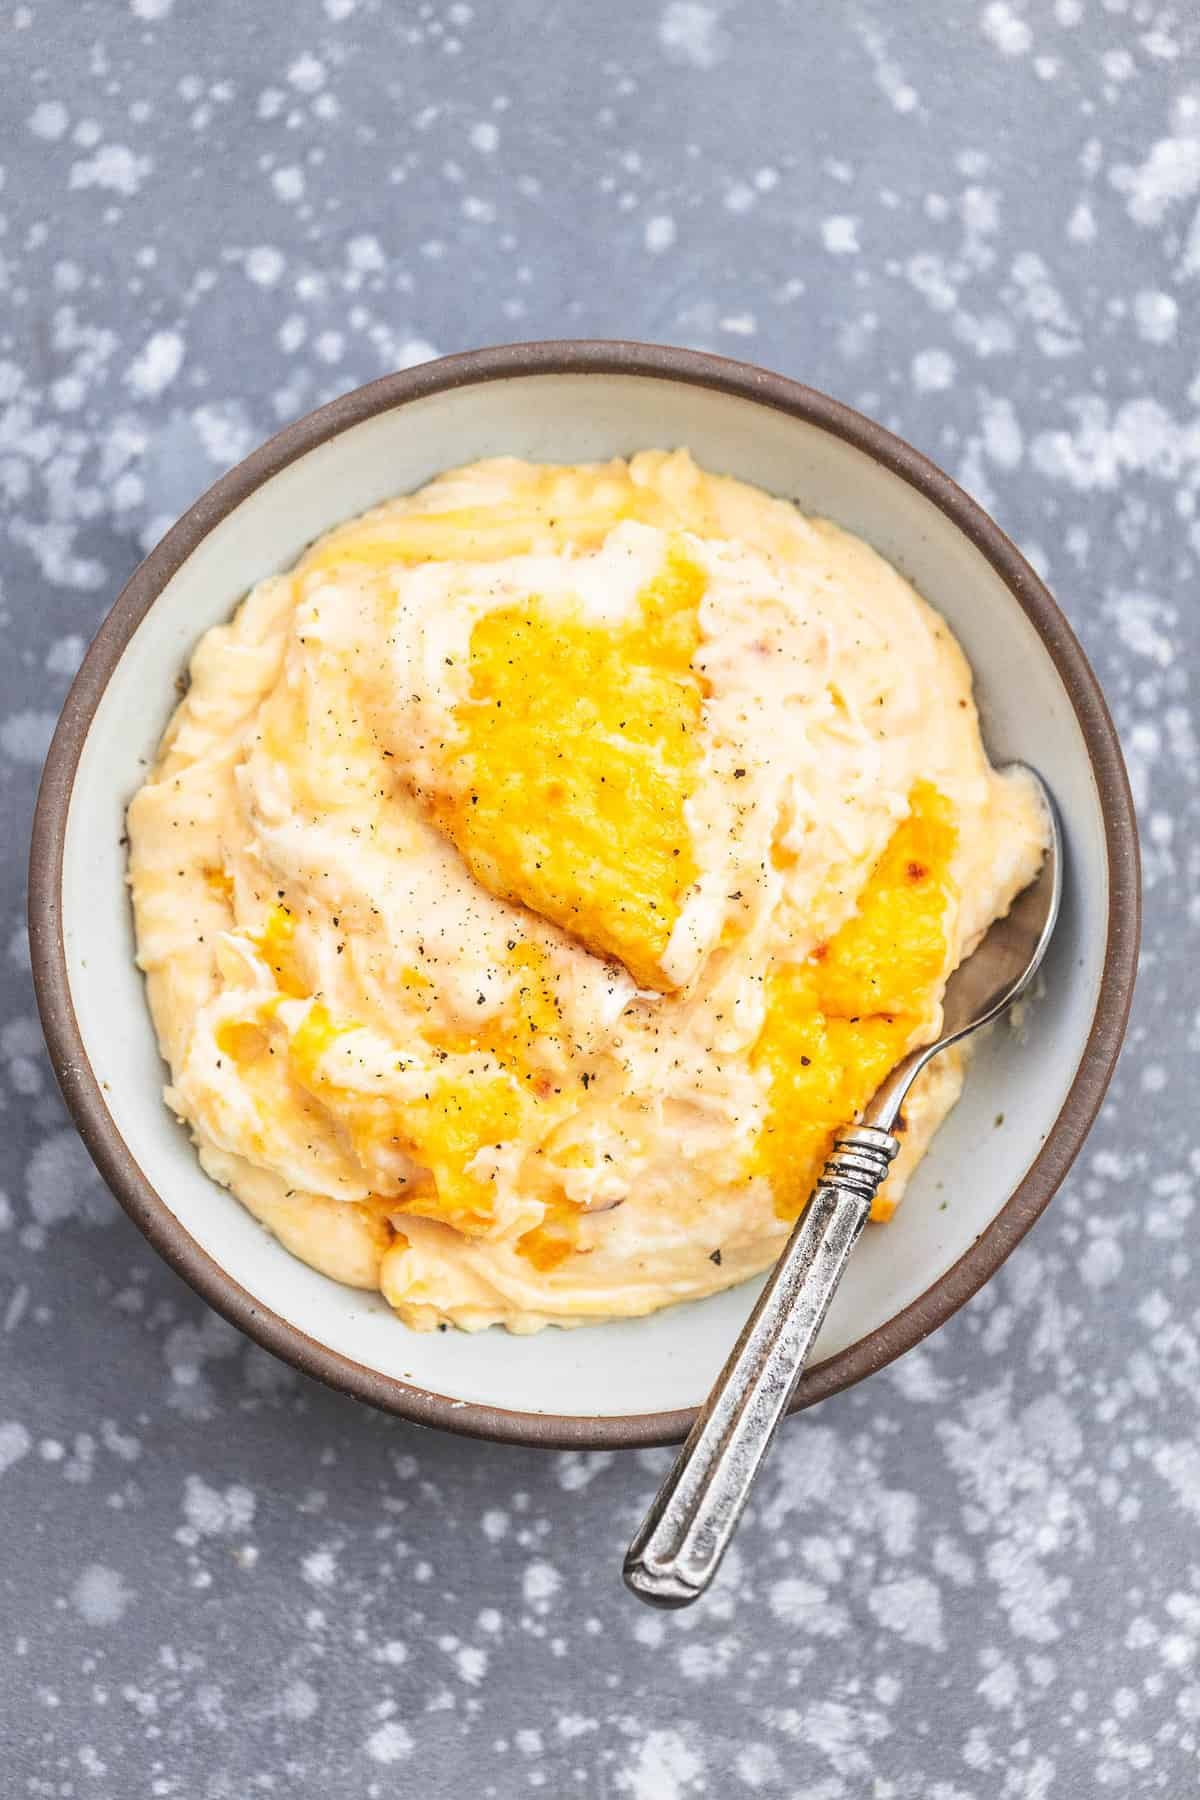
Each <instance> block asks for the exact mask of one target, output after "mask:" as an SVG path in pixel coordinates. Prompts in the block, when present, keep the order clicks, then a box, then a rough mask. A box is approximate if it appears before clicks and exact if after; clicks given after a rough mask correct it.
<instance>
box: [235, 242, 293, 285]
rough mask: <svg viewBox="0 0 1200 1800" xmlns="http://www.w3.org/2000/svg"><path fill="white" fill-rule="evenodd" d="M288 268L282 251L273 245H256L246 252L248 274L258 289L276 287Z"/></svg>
mask: <svg viewBox="0 0 1200 1800" xmlns="http://www.w3.org/2000/svg"><path fill="white" fill-rule="evenodd" d="M286 267H287V262H286V259H285V257H284V254H283V252H282V250H277V249H276V248H275V246H274V245H273V244H256V245H255V246H254V248H253V249H252V250H247V252H246V262H245V269H246V274H247V275H248V277H249V278H250V280H251V281H252V282H254V284H255V286H256V287H274V286H275V283H276V282H277V281H278V280H279V278H280V276H281V275H282V274H283V271H284V269H285V268H286Z"/></svg>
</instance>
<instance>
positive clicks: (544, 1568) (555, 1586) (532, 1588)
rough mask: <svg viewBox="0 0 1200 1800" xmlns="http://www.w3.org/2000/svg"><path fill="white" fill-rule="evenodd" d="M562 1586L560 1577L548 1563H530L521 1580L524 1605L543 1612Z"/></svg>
mask: <svg viewBox="0 0 1200 1800" xmlns="http://www.w3.org/2000/svg"><path fill="white" fill-rule="evenodd" d="M561 1586H562V1576H561V1575H560V1574H559V1572H558V1570H557V1569H556V1568H554V1566H553V1565H552V1564H551V1563H548V1562H531V1563H530V1565H529V1567H528V1568H527V1569H526V1571H525V1573H524V1575H523V1577H522V1579H521V1592H522V1593H523V1594H524V1596H525V1600H526V1603H527V1604H528V1605H530V1606H533V1607H536V1608H538V1609H539V1610H542V1611H544V1610H545V1608H546V1607H548V1606H549V1604H550V1602H551V1601H552V1600H553V1598H554V1596H555V1595H556V1594H557V1593H558V1591H559V1589H560V1588H561Z"/></svg>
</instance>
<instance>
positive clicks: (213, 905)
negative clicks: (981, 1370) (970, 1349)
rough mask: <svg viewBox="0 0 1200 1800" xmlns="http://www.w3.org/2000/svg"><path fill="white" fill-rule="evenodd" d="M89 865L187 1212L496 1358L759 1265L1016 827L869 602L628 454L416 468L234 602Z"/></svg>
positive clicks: (778, 535) (695, 483)
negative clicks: (217, 1209) (176, 1153)
mask: <svg viewBox="0 0 1200 1800" xmlns="http://www.w3.org/2000/svg"><path fill="white" fill-rule="evenodd" d="M129 839H130V882H131V886H132V891H133V902H134V910H135V914H136V924H137V940H138V954H139V961H140V964H141V967H142V968H143V969H144V970H145V972H146V977H147V983H148V989H149V997H150V1004H151V1007H152V1009H153V1014H154V1021H155V1024H156V1027H157V1030H158V1034H159V1039H160V1042H161V1045H162V1049H163V1053H164V1055H165V1057H166V1059H167V1061H168V1063H169V1065H170V1069H171V1084H170V1086H169V1087H168V1089H167V1100H168V1102H169V1104H170V1105H171V1106H172V1107H173V1108H174V1110H175V1112H176V1113H177V1114H178V1116H179V1117H180V1118H181V1119H182V1120H184V1121H185V1122H186V1123H187V1125H188V1126H189V1127H190V1129H191V1131H192V1134H193V1136H194V1138H195V1141H196V1145H197V1147H198V1150H199V1154H200V1158H201V1161H202V1163H203V1165H204V1167H205V1169H207V1171H208V1172H209V1174H210V1175H212V1176H213V1177H214V1178H215V1179H216V1180H217V1181H219V1182H222V1183H224V1184H225V1185H226V1186H227V1187H229V1188H231V1189H232V1191H233V1192H234V1193H235V1194H236V1195H237V1196H238V1198H239V1199H240V1200H241V1201H242V1202H243V1203H244V1204H245V1205H246V1206H247V1207H249V1209H250V1210H251V1211H252V1212H253V1213H254V1214H255V1215H256V1217H258V1218H259V1219H261V1220H262V1222H263V1223H264V1224H265V1225H266V1226H268V1227H269V1228H270V1229H271V1230H272V1231H273V1232H274V1233H275V1234H276V1235H277V1236H278V1238H279V1239H280V1240H281V1241H282V1242H283V1243H284V1244H285V1245H286V1246H287V1247H288V1248H289V1249H290V1250H292V1251H293V1252H295V1254H296V1255H298V1256H301V1257H303V1258H304V1259H305V1261H307V1262H309V1263H311V1264H313V1265H314V1266H315V1267H316V1268H318V1269H321V1270H324V1271H325V1272H326V1273H328V1274H329V1275H331V1276H333V1277H334V1278H335V1279H337V1280H339V1281H343V1282H348V1283H351V1284H353V1285H355V1286H359V1287H364V1288H369V1289H376V1288H377V1289H379V1290H381V1291H382V1293H383V1294H384V1295H385V1296H386V1298H387V1300H388V1301H389V1302H390V1303H391V1305H392V1306H393V1307H394V1308H395V1309H396V1311H397V1312H398V1313H399V1314H400V1315H401V1317H402V1318H403V1319H404V1320H405V1321H406V1322H407V1323H408V1324H409V1325H412V1326H416V1327H418V1328H428V1327H431V1326H434V1325H441V1324H446V1323H452V1324H455V1325H459V1326H465V1327H467V1328H469V1329H474V1328H476V1327H481V1326H486V1325H491V1324H493V1323H496V1322H500V1323H503V1324H505V1325H507V1326H508V1327H509V1328H510V1329H512V1330H517V1331H529V1330H534V1329H536V1328H537V1327H539V1326H542V1325H545V1324H547V1323H550V1322H554V1323H559V1324H563V1323H568V1322H571V1321H576V1322H577V1321H582V1320H589V1319H592V1320H595V1319H605V1318H612V1317H616V1316H622V1315H632V1314H638V1313H646V1312H650V1311H652V1310H653V1309H654V1308H656V1307H660V1306H665V1305H667V1304H669V1303H671V1302H674V1301H677V1300H684V1299H690V1298H694V1297H696V1296H698V1295H702V1294H707V1293H710V1292H712V1291H713V1290H714V1289H717V1288H722V1287H726V1286H728V1285H729V1284H731V1283H733V1282H738V1281H741V1280H743V1279H744V1278H745V1277H746V1276H748V1275H751V1274H752V1273H754V1272H755V1271H756V1270H759V1269H762V1268H763V1267H764V1266H765V1265H766V1264H768V1263H769V1262H771V1261H772V1260H773V1258H774V1257H775V1256H776V1255H777V1254H778V1252H779V1249H780V1247H781V1245H782V1243H783V1240H784V1238H785V1237H786V1235H787V1232H788V1230H789V1228H790V1226H791V1223H792V1221H793V1220H794V1218H795V1217H796V1215H797V1214H798V1213H799V1211H800V1210H801V1209H802V1208H803V1206H804V1204H805V1202H806V1200H807V1198H808V1195H809V1193H810V1192H811V1190H812V1187H813V1184H814V1183H815V1181H816V1180H817V1177H818V1175H819V1173H820V1169H821V1165H822V1161H823V1159H824V1157H825V1155H826V1153H827V1151H828V1148H829V1145H830V1139H831V1134H832V1132H833V1130H834V1129H835V1128H836V1127H838V1126H840V1125H843V1124H845V1123H847V1122H848V1121H850V1120H851V1119H852V1118H853V1116H854V1115H855V1113H856V1112H858V1111H859V1110H860V1109H861V1108H862V1107H863V1106H864V1105H865V1103H866V1101H867V1100H868V1099H869V1098H870V1096H871V1094H872V1092H873V1091H874V1089H875V1088H876V1086H877V1085H878V1084H879V1082H880V1081H881V1079H882V1078H883V1076H884V1075H885V1074H886V1073H887V1071H888V1070H889V1069H891V1068H892V1067H893V1066H894V1065H895V1063H896V1062H897V1061H898V1060H899V1058H900V1057H901V1056H902V1055H904V1053H905V1052H906V1051H907V1050H908V1049H909V1048H910V1047H911V1046H913V1045H914V1044H916V1043H919V1042H922V1041H928V1040H929V1039H930V1038H932V1036H933V1035H934V1034H935V1033H936V1031H937V1029H938V1024H939V1018H940V999H941V995H942V991H943V988H944V984H945V981H946V978H947V976H948V975H949V973H950V972H951V971H952V970H953V969H954V967H955V966H956V964H957V963H958V962H959V961H960V959H961V958H962V957H963V956H965V955H966V954H968V953H969V951H970V950H971V948H972V947H973V945H974V944H975V942H976V941H977V939H978V938H979V936H980V935H981V933H982V932H983V931H984V930H985V929H986V927H987V926H988V925H989V924H990V923H991V921H992V920H993V919H994V918H996V917H997V916H998V915H999V914H1001V913H1003V912H1004V911H1005V910H1006V909H1007V907H1008V906H1009V905H1010V903H1011V901H1012V899H1013V897H1014V896H1015V895H1016V893H1017V892H1018V891H1019V890H1020V889H1021V888H1022V887H1023V886H1024V885H1025V884H1026V883H1027V882H1028V881H1030V880H1031V879H1032V877H1033V876H1034V874H1035V873H1036V870H1037V866H1038V863H1039V860H1040V857H1041V855H1042V851H1043V847H1044V841H1045V827H1044V821H1043V820H1042V818H1041V816H1040V812H1039V808H1038V802H1037V799H1036V796H1035V794H1034V792H1033V789H1032V786H1031V785H1030V784H1028V783H1027V782H1026V781H1025V780H1024V779H1022V778H1020V777H1019V776H1017V775H1004V776H1002V775H998V774H997V773H996V772H995V771H994V770H993V769H992V768H991V767H990V766H989V764H988V761H987V757H986V755H985V753H984V749H983V745H982V743H981V740H980V734H979V725H978V721H977V718H976V713H975V708H974V704H973V702H972V698H971V679H970V673H969V670H968V668H967V665H966V663H965V661H964V659H963V656H962V653H961V652H960V650H959V648H958V646H957V644H956V643H955V641H954V639H953V637H952V636H951V634H950V632H949V631H948V629H947V627H946V625H945V624H944V623H943V621H942V620H941V619H940V618H939V617H938V616H937V614H935V613H934V612H932V611H931V610H930V608H929V607H928V606H927V605H926V604H925V603H924V602H923V601H922V600H921V599H920V597H919V596H918V595H917V594H916V593H915V592H914V590H913V588H912V587H911V586H910V585H909V584H908V583H907V582H906V581H905V580H903V578H902V577H901V576H900V575H899V574H897V572H896V571H895V569H893V568H891V567H890V566H889V565H888V564H887V563H886V562H884V561H883V560H882V559H881V558H880V557H879V556H877V555H876V554H875V552H874V551H873V550H871V549H869V548H868V546H867V545H866V544H864V543H862V542H861V541H860V540H858V539H857V538H854V537H852V536H849V535H848V534H847V533H846V532H844V531H841V530H839V529H838V528H837V527H836V526H834V525H831V524H829V523H828V522H827V521H824V520H814V519H808V518H804V517H802V516H801V514H800V513H799V512H798V511H797V510H796V508H795V507H794V506H792V505H790V504H788V503H786V502H784V501H781V500H775V499H771V498H769V497H768V496H767V495H766V494H764V493H760V492H758V491H757V490H755V489H753V488H750V487H746V486H744V485H742V484H740V483H738V482H735V481H730V480H726V479H723V478H721V477H718V476H713V475H708V474H705V473H703V472H702V471H701V470H700V469H698V468H697V467H696V465H695V464H694V463H693V462H692V461H691V459H690V457H689V456H688V455H687V454H686V453H685V452H676V453H673V454H665V453H660V452H645V453H643V454H641V455H638V456H635V457H633V459H632V460H631V461H630V462H628V463H625V462H612V463H608V464H603V465H595V466H587V467H570V468H559V467H547V466H534V465H530V464H527V463H523V462H518V461H514V460H510V459H503V458H502V459H497V460H494V461H489V462H483V463H478V464H475V465H473V466H471V467H468V468H463V469H459V470H456V471H454V472H452V473H450V474H447V475H444V476H442V477H440V478H439V479H438V480H436V481H434V482H432V483H430V485H429V486H428V487H426V488H424V489H422V490H421V492H420V493H418V494H415V495H412V496H409V497H406V498H404V499H400V500H394V501H390V502H388V503H387V504H386V505H383V506H380V507H378V508H376V509H375V510H374V511H372V512H369V513H367V514H365V515H364V516H363V517H362V518H359V519H356V520H354V521H353V522H352V523H350V524H348V525H345V526H343V527H341V528H339V529H338V530H336V531H333V532H331V533H329V534H328V535H327V536H326V537H324V538H322V539H321V540H320V541H319V542H317V543H316V544H315V545H314V546H313V548H312V549H311V550H310V551H309V552H308V554H307V555H306V556H304V557H303V558H302V560H301V561H300V562H299V563H298V564H297V566H296V568H295V569H293V570H292V572H291V573H290V574H287V575H282V576H278V577H273V578H272V579H270V580H267V581H263V582H261V583H260V584H259V585H258V586H257V587H256V588H255V589H254V590H253V592H252V593H251V594H250V595H249V597H248V598H247V599H246V601H245V603H244V604H243V605H242V607H241V608H240V610H239V611H238V613H237V615H236V617H235V618H234V619H233V621H232V623H231V624H229V625H224V626H220V627H218V628H217V629H215V630H212V631H210V632H208V633H207V634H206V636H205V637H204V638H203V639H202V640H201V643H200V645H199V647H198V649H197V650H196V653H195V655H194V657H193V660H192V665H191V681H190V686H189V688H188V691H187V694H186V696H185V698H184V700H183V702H182V704H181V705H180V706H179V708H178V710H177V712H176V714H175V717H174V719H173V720H172V722H171V725H170V727H169V729H168V731H167V734H166V736H165V738H164V740H163V744H162V748H161V753H160V756H159V760H158V763H157V766H156V767H155V769H154V771H153V773H152V775H151V776H150V779H149V780H148V781H147V783H146V785H145V786H144V787H143V788H142V790H141V791H140V792H139V793H138V795H137V796H136V798H135V799H134V801H133V804H132V806H131V808H130V813H129ZM961 1077H962V1068H961V1062H960V1060H959V1059H958V1058H956V1057H955V1056H954V1055H953V1054H952V1053H948V1054H945V1055H943V1056H942V1057H940V1058H939V1059H937V1060H936V1062H935V1063H934V1064H933V1065H932V1067H931V1069H930V1070H929V1072H928V1073H927V1074H926V1076H925V1077H924V1078H923V1080H922V1081H921V1083H920V1084H919V1086H918V1088H917V1089H916V1090H915V1092H914V1094H913V1096H912V1099H911V1103H910V1104H909V1106H908V1108H907V1117H906V1119H905V1121H904V1125H905V1130H904V1136H903V1145H904V1148H903V1151H902V1154H901V1156H900V1158H899V1159H898V1162H897V1164H896V1166H895V1168H894V1171H893V1173H892V1174H891V1176H890V1178H889V1180H888V1182H887V1183H886V1185H885V1187H884V1189H883V1192H882V1194H881V1196H880V1199H879V1200H878V1202H877V1205H876V1216H877V1217H878V1218H880V1219H885V1218H887V1217H888V1216H889V1215H890V1214H891V1212H892V1211H893V1210H894V1208H895V1206H896V1203H897V1202H898V1200H899V1199H900V1196H901V1193H902V1190H903V1187H904V1183H905V1180H906V1178H907V1176H908V1173H909V1172H910V1170H911V1168H912V1166H913V1164H914V1162H915V1161H916V1160H917V1158H918V1157H919V1156H920V1154H921V1152H922V1151H923V1149H924V1148H925V1146H926V1144H927V1143H928V1141H929V1138H930V1136H931V1134H932V1132H933V1131H934V1129H935V1128H936V1126H937V1124H938V1123H939V1121H940V1120H941V1119H942V1117H943V1116H944V1115H945V1113H946V1111H947V1110H948V1108H949V1107H950V1106H951V1105H952V1104H953V1102H954V1100H955V1098H956V1096H957V1093H958V1090H959V1086H960V1082H961Z"/></svg>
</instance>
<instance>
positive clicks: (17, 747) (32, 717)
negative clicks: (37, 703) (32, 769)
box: [0, 710, 58, 765]
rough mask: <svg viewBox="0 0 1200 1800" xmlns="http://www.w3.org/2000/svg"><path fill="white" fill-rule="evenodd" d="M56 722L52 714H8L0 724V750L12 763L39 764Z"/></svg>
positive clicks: (47, 746) (24, 711)
mask: <svg viewBox="0 0 1200 1800" xmlns="http://www.w3.org/2000/svg"><path fill="white" fill-rule="evenodd" d="M57 723H58V720H57V718H56V716H55V715H54V713H52V712H35V711H29V710H23V711H21V712H15V713H10V714H9V716H8V718H7V719H5V720H4V721H3V723H2V724H0V750H3V752H4V754H5V756H10V757H11V758H12V760H13V761H14V762H21V763H32V764H34V765H36V764H38V763H40V762H41V761H42V760H43V758H44V757H45V754H46V752H47V750H48V749H49V748H50V739H51V738H52V737H53V736H54V727H55V726H56V725H57Z"/></svg>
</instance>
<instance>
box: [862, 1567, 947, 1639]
mask: <svg viewBox="0 0 1200 1800" xmlns="http://www.w3.org/2000/svg"><path fill="white" fill-rule="evenodd" d="M867 1605H868V1606H869V1607H870V1609H871V1612H872V1614H873V1615H874V1617H875V1618H877V1619H878V1620H879V1623H880V1624H881V1625H882V1626H884V1627H885V1629H886V1630H888V1631H891V1632H894V1633H895V1634H896V1636H897V1637H900V1638H903V1639H904V1641H905V1643H906V1644H920V1645H921V1646H922V1647H923V1648H924V1649H926V1650H944V1649H945V1647H946V1640H945V1635H944V1633H943V1630H942V1601H941V1596H940V1594H939V1593H938V1590H937V1588H936V1587H935V1585H934V1584H933V1582H932V1581H929V1580H927V1579H926V1577H925V1576H923V1575H909V1576H905V1577H902V1578H901V1579H899V1580H897V1581H885V1582H882V1583H881V1584H880V1585H879V1586H878V1587H877V1588H873V1589H872V1591H871V1592H870V1594H868V1596H867Z"/></svg>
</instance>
